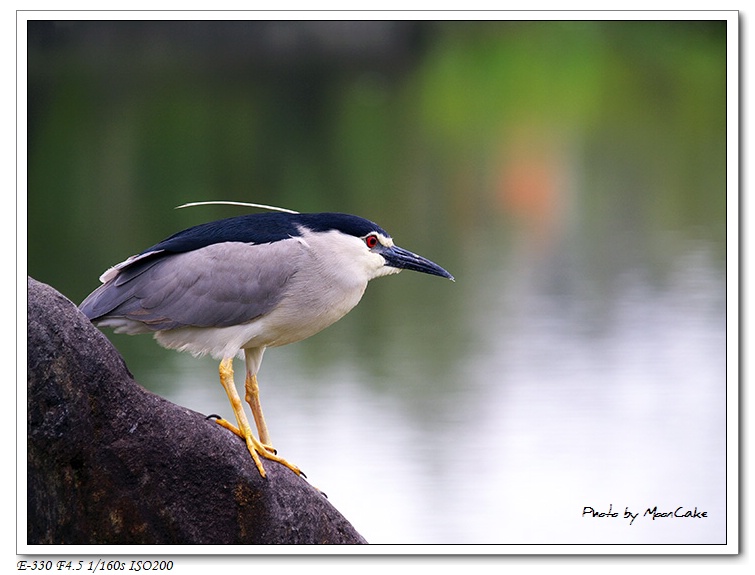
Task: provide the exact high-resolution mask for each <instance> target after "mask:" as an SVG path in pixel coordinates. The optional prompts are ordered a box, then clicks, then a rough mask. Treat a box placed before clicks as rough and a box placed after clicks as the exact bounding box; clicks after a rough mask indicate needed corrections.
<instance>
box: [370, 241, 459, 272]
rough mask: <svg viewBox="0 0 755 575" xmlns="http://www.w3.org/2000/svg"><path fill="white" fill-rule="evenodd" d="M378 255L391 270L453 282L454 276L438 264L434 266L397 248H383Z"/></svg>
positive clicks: (428, 261) (415, 255) (426, 260)
mask: <svg viewBox="0 0 755 575" xmlns="http://www.w3.org/2000/svg"><path fill="white" fill-rule="evenodd" d="M380 254H381V255H382V256H383V257H384V258H385V264H386V265H388V266H391V267H393V268H399V269H404V270H413V271H415V272H422V273H424V274H430V275H433V276H440V277H442V278H448V279H450V280H451V281H454V276H452V275H451V274H450V273H448V272H447V271H446V270H444V269H443V268H442V267H440V266H439V265H438V264H435V263H433V262H431V261H430V260H428V259H425V258H423V257H422V256H418V255H417V254H413V253H412V252H410V251H407V250H405V249H403V248H400V247H398V246H391V247H390V248H383V249H382V250H381V251H380Z"/></svg>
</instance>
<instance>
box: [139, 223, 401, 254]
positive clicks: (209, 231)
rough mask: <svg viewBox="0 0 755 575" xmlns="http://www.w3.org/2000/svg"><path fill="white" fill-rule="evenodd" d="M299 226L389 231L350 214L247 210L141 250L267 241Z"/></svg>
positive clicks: (178, 249)
mask: <svg viewBox="0 0 755 575" xmlns="http://www.w3.org/2000/svg"><path fill="white" fill-rule="evenodd" d="M302 227H304V228H307V229H309V230H311V231H313V232H326V231H329V230H338V231H340V232H343V233H345V234H348V235H352V236H355V237H363V236H366V235H367V234H369V233H370V232H378V233H381V234H383V235H384V236H388V233H387V232H386V231H385V230H383V229H382V228H381V227H380V226H378V225H377V224H375V223H374V222H371V221H369V220H366V219H364V218H360V217H359V216H352V215H349V214H339V213H317V214H286V213H265V214H247V215H243V216H235V217H232V218H226V219H223V220H216V221H214V222H208V223H205V224H199V225H197V226H193V227H191V228H187V229H185V230H183V231H180V232H178V233H176V234H173V235H172V236H170V237H169V238H167V239H165V240H163V241H161V242H160V243H158V244H155V245H154V246H152V247H150V248H147V249H146V250H144V251H143V252H141V253H143V254H145V253H149V252H155V251H163V252H168V253H180V252H188V251H192V250H198V249H200V248H203V247H206V246H209V245H212V244H217V243H223V242H243V243H254V244H268V243H272V242H277V241H280V240H285V239H288V238H291V237H297V236H300V235H301V233H302Z"/></svg>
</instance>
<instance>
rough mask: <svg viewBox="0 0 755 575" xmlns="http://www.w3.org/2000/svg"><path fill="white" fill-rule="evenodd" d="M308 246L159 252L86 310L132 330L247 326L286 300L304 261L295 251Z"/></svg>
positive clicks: (126, 271)
mask: <svg viewBox="0 0 755 575" xmlns="http://www.w3.org/2000/svg"><path fill="white" fill-rule="evenodd" d="M300 249H301V248H300V246H299V244H298V242H296V240H294V239H291V240H283V241H280V242H275V243H272V244H262V245H254V244H245V243H236V242H233V243H221V244H212V245H210V246H207V247H204V248H201V249H198V250H194V251H190V252H184V253H178V254H167V255H166V254H158V255H156V256H154V257H153V259H146V260H141V261H136V262H134V264H133V265H132V266H125V267H124V268H123V269H121V270H119V273H118V275H116V276H115V277H114V278H112V279H111V280H110V281H108V282H107V283H105V284H103V285H102V286H100V287H99V288H98V289H97V290H95V291H94V292H92V294H91V295H90V296H89V297H88V298H87V299H85V300H84V302H82V304H81V306H80V308H81V311H82V312H84V314H85V315H87V317H89V318H90V319H91V320H92V321H94V322H96V323H111V324H112V325H117V324H118V322H117V321H115V322H112V321H111V322H108V321H107V320H113V319H116V320H117V319H119V318H123V319H125V320H128V322H127V323H128V324H129V325H128V329H127V330H126V331H130V332H132V333H136V332H138V331H157V330H165V329H175V328H179V327H185V326H194V327H227V326H231V325H237V324H241V323H245V322H247V321H250V320H252V319H254V318H256V317H259V316H261V315H264V314H266V313H268V312H269V311H271V310H272V309H273V308H274V307H275V306H276V304H277V303H278V302H279V301H280V300H281V298H282V297H284V295H285V292H286V289H287V284H288V283H289V280H290V279H291V277H293V275H294V274H295V273H296V265H297V262H298V261H299V258H298V257H292V255H294V256H295V255H296V254H293V253H292V252H291V251H292V250H293V252H299V251H300ZM134 322H136V323H134ZM123 325H125V323H124V324H123Z"/></svg>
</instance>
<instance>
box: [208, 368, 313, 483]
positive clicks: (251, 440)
mask: <svg viewBox="0 0 755 575" xmlns="http://www.w3.org/2000/svg"><path fill="white" fill-rule="evenodd" d="M218 371H219V373H220V383H221V384H222V386H223V389H225V392H226V394H227V395H228V399H229V400H230V401H231V407H232V408H233V414H234V415H235V416H236V422H237V423H238V428H235V427H234V426H233V425H232V424H230V423H228V422H227V421H225V420H222V419H221V420H217V421H218V423H219V424H220V425H221V426H223V427H225V428H226V429H229V430H231V431H233V432H234V433H235V434H236V435H239V436H240V437H242V438H243V439H244V441H245V442H246V447H247V449H248V450H249V453H250V454H251V456H252V459H253V460H254V464H255V465H256V466H257V469H258V470H259V472H260V475H261V476H262V477H266V474H265V468H264V467H262V462H261V461H260V458H259V456H260V455H261V456H262V457H264V458H266V459H270V460H272V461H277V462H278V463H280V464H282V465H285V466H286V467H288V468H289V469H290V470H291V471H293V472H294V473H296V475H302V473H301V470H299V468H298V467H296V466H295V465H292V464H291V463H289V462H288V461H286V460H285V459H283V458H282V457H278V456H277V455H276V454H275V453H273V452H271V451H268V447H267V446H266V445H263V444H262V443H260V442H259V441H258V440H257V438H256V437H254V434H253V433H252V428H251V427H250V426H249V421H248V420H247V418H246V414H245V413H244V406H243V404H242V403H241V398H240V397H239V394H238V392H237V391H236V385H235V384H234V381H233V358H232V357H228V358H225V359H224V360H223V361H222V362H220V368H219V370H218ZM221 422H222V423H221Z"/></svg>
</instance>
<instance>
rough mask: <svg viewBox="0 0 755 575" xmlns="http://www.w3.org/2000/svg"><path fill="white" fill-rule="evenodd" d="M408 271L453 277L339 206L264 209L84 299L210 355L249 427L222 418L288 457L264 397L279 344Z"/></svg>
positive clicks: (181, 244)
mask: <svg viewBox="0 0 755 575" xmlns="http://www.w3.org/2000/svg"><path fill="white" fill-rule="evenodd" d="M402 269H408V270H415V271H418V272H423V273H427V274H432V275H437V276H441V277H444V278H449V279H453V277H452V276H451V274H449V273H448V272H447V271H446V270H444V269H443V268H441V267H440V266H438V265H436V264H434V263H433V262H431V261H429V260H427V259H425V258H423V257H420V256H418V255H416V254H413V253H411V252H408V251H406V250H404V249H401V248H399V247H398V246H396V245H394V244H393V240H392V239H391V237H390V236H389V235H388V233H387V232H386V231H385V230H383V229H382V228H381V227H380V226H378V225H377V224H374V223H372V222H370V221H368V220H365V219H363V218H360V217H357V216H351V215H347V214H337V213H321V214H299V213H261V214H251V215H243V216H237V217H233V218H228V219H224V220H219V221H215V222H210V223H206V224H201V225H198V226H195V227H192V228H189V229H187V230H184V231H182V232H179V233H177V234H175V235H173V236H171V237H169V238H168V239H166V240H164V241H162V242H160V243H159V244H156V245H154V246H152V247H151V248H147V249H146V250H144V251H143V252H141V253H140V254H138V255H135V256H132V257H130V258H128V259H127V260H126V261H124V262H122V263H120V264H118V265H116V266H114V267H112V268H110V269H109V270H107V271H106V272H105V273H104V274H102V276H101V277H100V281H102V282H103V285H101V286H100V287H99V288H97V289H96V290H95V291H94V292H92V293H91V294H90V295H89V297H87V298H86V299H85V300H84V302H83V303H82V304H81V306H80V308H81V311H82V312H84V314H85V315H86V316H87V317H88V318H89V319H91V320H92V322H94V323H95V324H97V325H98V326H107V327H111V328H114V330H115V332H116V333H127V334H139V333H153V334H154V337H155V339H156V340H157V342H158V343H159V344H160V345H162V346H163V347H166V348H170V349H176V350H178V351H188V352H190V353H192V354H194V355H204V354H210V355H211V356H213V357H214V358H216V359H220V360H222V361H221V362H220V369H219V371H220V383H221V384H222V385H223V388H224V389H225V391H226V393H227V394H228V398H229V399H230V401H231V406H232V407H233V413H234V415H235V416H236V422H237V425H238V427H235V426H233V425H232V424H230V423H228V422H227V421H225V420H222V419H219V420H218V423H220V424H221V425H223V426H224V427H226V428H228V429H230V430H231V431H233V432H234V433H236V434H237V435H239V436H240V437H242V438H243V439H244V441H245V442H246V445H247V448H248V449H249V453H251V455H252V458H253V459H254V462H255V464H256V465H257V468H258V469H259V472H260V474H261V475H262V476H263V477H264V476H265V470H264V468H263V466H262V463H261V461H260V458H259V456H260V455H261V456H262V457H264V458H267V459H271V460H274V461H278V462H280V463H282V464H283V465H285V466H286V467H288V468H289V469H291V470H292V471H294V472H295V473H296V474H297V475H298V474H300V473H301V472H300V470H299V469H298V468H297V467H296V466H294V465H292V464H290V463H288V462H287V461H286V460H284V459H282V458H281V457H279V456H278V455H277V453H276V451H275V449H273V447H272V443H271V439H270V433H269V432H268V430H267V425H266V424H265V418H264V416H263V415H262V407H261V405H260V397H259V388H258V385H257V372H258V370H259V367H260V363H261V361H262V355H263V353H264V352H265V349H266V348H268V347H277V346H281V345H285V344H288V343H293V342H296V341H300V340H303V339H305V338H307V337H309V336H311V335H314V334H316V333H317V332H319V331H320V330H322V329H324V328H326V327H328V326H329V325H331V324H332V323H334V322H336V321H338V320H339V319H341V318H342V317H343V316H344V315H346V314H347V313H348V312H349V311H350V310H351V309H352V308H353V307H354V306H355V305H356V304H357V303H359V300H360V299H361V298H362V294H363V293H364V290H365V288H366V287H367V282H369V281H370V280H371V279H374V278H377V277H380V276H385V275H389V274H394V273H398V272H399V271H401V270H402ZM242 351H243V354H244V358H245V360H246V401H247V402H248V403H249V405H250V406H251V408H252V415H253V416H254V421H255V424H256V426H257V432H258V434H259V440H258V439H257V438H255V437H254V435H253V433H252V430H251V427H250V426H249V422H248V420H247V418H246V415H245V414H244V409H243V406H242V403H241V400H240V398H239V395H238V393H237V391H236V387H235V385H234V381H233V358H234V356H237V355H238V356H239V357H240V356H241V352H242Z"/></svg>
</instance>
